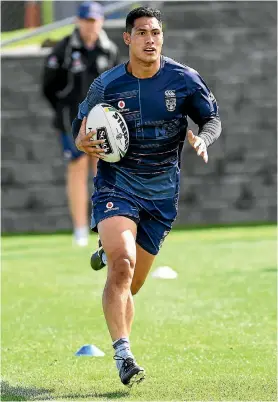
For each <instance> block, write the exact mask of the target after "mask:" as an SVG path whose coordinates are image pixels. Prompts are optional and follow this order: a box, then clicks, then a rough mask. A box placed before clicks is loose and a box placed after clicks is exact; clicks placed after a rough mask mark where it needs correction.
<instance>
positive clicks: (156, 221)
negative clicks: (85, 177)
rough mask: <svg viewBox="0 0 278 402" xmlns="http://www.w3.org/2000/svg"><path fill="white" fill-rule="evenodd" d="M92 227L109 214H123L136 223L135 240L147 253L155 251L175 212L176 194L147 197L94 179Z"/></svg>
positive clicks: (168, 230)
mask: <svg viewBox="0 0 278 402" xmlns="http://www.w3.org/2000/svg"><path fill="white" fill-rule="evenodd" d="M94 183H95V191H94V193H93V195H92V203H93V208H92V220H91V229H92V230H94V231H97V225H98V224H99V222H101V221H103V220H104V219H106V218H110V217H112V216H125V217H127V218H130V219H132V220H133V221H134V222H135V223H136V224H137V238H136V242H137V243H138V244H139V245H140V246H141V247H142V248H143V249H144V250H146V251H147V252H148V253H150V254H153V255H156V254H157V253H158V251H159V249H160V247H161V245H162V243H163V241H164V239H165V237H166V236H167V234H168V233H169V232H170V230H171V228H172V224H173V222H174V220H175V219H176V216H177V204H178V194H176V196H175V197H173V198H166V199H164V200H146V199H143V198H141V197H137V196H136V195H134V194H129V193H127V192H125V191H124V190H121V189H119V188H115V187H113V186H112V185H110V184H107V183H106V184H103V183H102V185H101V186H99V185H98V184H97V180H96V179H94Z"/></svg>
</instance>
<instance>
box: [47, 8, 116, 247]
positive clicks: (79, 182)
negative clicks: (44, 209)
mask: <svg viewBox="0 0 278 402" xmlns="http://www.w3.org/2000/svg"><path fill="white" fill-rule="evenodd" d="M103 23H104V10H103V7H102V6H101V5H100V4H99V3H96V2H91V1H87V2H84V3H82V4H81V5H80V6H79V8H78V12H77V19H76V27H75V30H74V31H73V33H72V34H71V35H69V36H66V37H65V38H64V39H62V40H61V41H60V42H58V43H57V44H56V45H55V46H54V48H53V49H52V51H51V53H50V54H49V56H48V57H47V59H46V61H45V66H44V72H43V83H42V86H43V94H44V96H45V97H46V99H47V100H48V101H49V103H50V104H51V106H52V108H53V110H54V112H55V116H54V121H53V125H54V127H55V129H57V130H58V131H59V134H60V140H61V143H62V146H63V152H64V157H65V160H66V161H67V179H66V181H67V196H68V203H69V209H70V214H71V218H72V223H73V228H74V241H75V243H76V244H77V245H79V246H86V245H87V244H88V236H89V230H88V198H89V196H88V174H89V172H90V167H91V169H92V172H93V175H94V176H95V175H96V170H97V158H95V157H92V156H89V155H86V154H85V153H84V152H81V151H79V150H78V149H77V148H76V146H75V144H74V141H73V139H72V134H71V123H72V121H73V119H74V118H75V116H76V114H77V111H78V105H79V103H80V102H81V101H82V100H83V99H84V97H85V96H86V93H87V90H88V87H89V86H90V84H91V83H92V81H93V80H94V79H95V78H97V77H98V76H99V75H100V74H101V73H103V72H104V71H106V70H108V69H110V68H112V67H114V66H115V65H117V64H118V63H119V58H118V57H119V56H118V49H117V46H116V45H115V44H114V43H113V42H112V41H111V40H110V39H109V38H108V36H107V34H106V33H105V32H104V31H103V30H102V27H103Z"/></svg>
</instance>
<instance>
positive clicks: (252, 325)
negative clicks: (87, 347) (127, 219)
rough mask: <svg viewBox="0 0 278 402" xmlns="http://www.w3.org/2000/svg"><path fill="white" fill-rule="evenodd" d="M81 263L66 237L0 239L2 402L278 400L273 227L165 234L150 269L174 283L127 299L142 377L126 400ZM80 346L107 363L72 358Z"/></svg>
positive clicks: (97, 284)
mask: <svg viewBox="0 0 278 402" xmlns="http://www.w3.org/2000/svg"><path fill="white" fill-rule="evenodd" d="M91 243H92V248H93V247H94V245H96V237H95V236H94V235H92V239H91ZM89 255H90V249H88V248H87V249H76V248H73V247H72V245H71V236H70V235H38V236H14V237H4V238H2V400H5V401H11V400H46V399H55V400H110V401H111V400H123V401H126V400H143V401H150V400H156V401H158V400H167V401H182V400H183V401H188V400H194V401H212V400H213V401H220V400H221V401H224V400H225V401H239V400H248V401H275V400H277V394H276V228H275V227H274V226H258V227H249V228H247V227H246V228H221V229H203V230H188V231H173V232H172V233H171V234H170V235H169V237H168V238H167V240H166V241H165V244H164V246H163V248H162V251H161V253H160V255H159V256H158V257H157V260H156V261H155V264H154V267H153V268H154V269H155V268H156V267H158V266H161V265H169V266H171V267H172V268H173V269H175V270H176V271H177V272H178V279H174V280H162V279H155V278H152V277H151V276H150V277H149V278H148V280H147V282H146V284H145V286H144V288H143V289H142V290H141V292H140V293H139V294H138V295H137V296H136V300H135V302H136V316H135V323H134V327H133V333H132V335H131V342H132V350H133V353H134V354H135V356H136V357H137V360H138V362H139V363H140V364H141V365H143V366H144V367H145V369H146V372H147V378H146V381H145V382H144V383H142V384H141V385H140V386H137V387H134V388H133V389H132V390H131V391H129V390H128V389H126V388H125V387H124V386H123V385H121V383H120V382H119V379H118V374H117V372H116V369H115V367H114V361H113V359H112V356H113V353H112V348H111V341H110V338H109V336H108V331H107V329H106V324H105V321H104V317H103V313H102V308H101V293H102V289H103V285H104V281H105V275H106V271H105V270H103V271H99V272H93V271H92V270H91V269H90V267H89V263H88V260H89ZM87 343H92V344H95V345H96V346H98V347H99V348H100V349H102V350H103V351H104V352H105V354H106V355H105V356H104V357H76V356H75V355H74V353H75V352H76V351H77V349H78V348H79V347H80V346H82V345H83V344H87Z"/></svg>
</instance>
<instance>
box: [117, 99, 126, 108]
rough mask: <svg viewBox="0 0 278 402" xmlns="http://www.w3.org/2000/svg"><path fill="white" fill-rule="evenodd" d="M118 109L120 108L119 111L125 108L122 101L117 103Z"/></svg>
mask: <svg viewBox="0 0 278 402" xmlns="http://www.w3.org/2000/svg"><path fill="white" fill-rule="evenodd" d="M118 107H119V108H120V109H123V108H124V107H125V103H124V101H122V100H121V101H119V102H118Z"/></svg>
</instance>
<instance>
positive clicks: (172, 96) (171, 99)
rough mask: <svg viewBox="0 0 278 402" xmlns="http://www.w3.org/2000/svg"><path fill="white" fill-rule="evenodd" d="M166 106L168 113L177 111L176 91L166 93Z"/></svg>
mask: <svg viewBox="0 0 278 402" xmlns="http://www.w3.org/2000/svg"><path fill="white" fill-rule="evenodd" d="M165 104H166V108H167V110H168V112H173V111H174V110H175V109H176V105H177V98H176V91H175V90H174V89H169V90H168V91H165Z"/></svg>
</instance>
